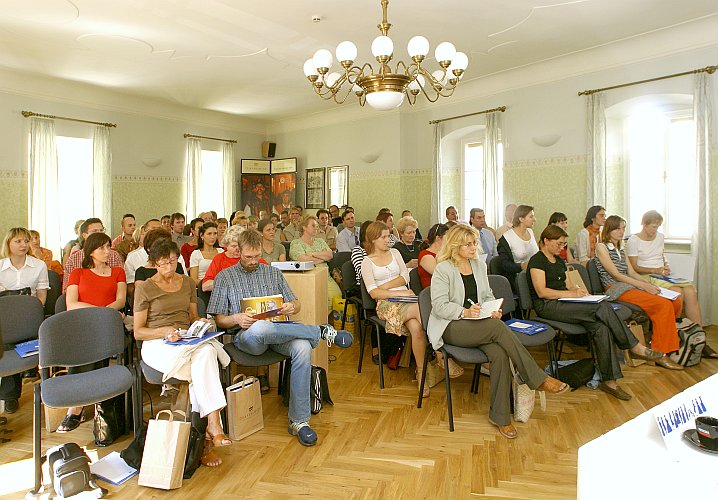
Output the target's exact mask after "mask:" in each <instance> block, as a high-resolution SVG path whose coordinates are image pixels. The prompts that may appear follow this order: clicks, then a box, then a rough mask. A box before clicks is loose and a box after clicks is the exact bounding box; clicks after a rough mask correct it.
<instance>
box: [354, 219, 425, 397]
mask: <svg viewBox="0 0 718 500" xmlns="http://www.w3.org/2000/svg"><path fill="white" fill-rule="evenodd" d="M365 241H366V245H365V246H366V251H367V256H366V257H365V258H364V260H363V262H362V265H361V276H362V279H363V280H364V285H365V286H366V289H367V292H369V295H371V298H372V299H374V300H376V314H377V316H379V318H380V319H383V320H384V321H386V331H387V333H393V334H394V335H404V336H406V335H411V350H412V352H413V353H414V360H415V361H416V366H417V368H416V380H417V382H418V381H420V380H421V374H422V368H423V366H424V353H425V351H426V336H425V335H424V329H423V328H422V327H421V316H420V315H419V304H418V303H416V302H413V303H407V302H391V301H389V300H387V299H390V298H392V297H414V296H415V295H414V292H412V291H411V290H409V288H408V286H409V270H408V269H407V268H406V266H405V265H404V259H402V258H401V254H400V253H399V251H398V250H394V249H393V248H389V228H388V227H387V225H386V224H384V223H383V222H381V221H375V222H372V223H371V224H370V225H369V226H368V227H367V229H366V240H365ZM422 397H424V398H426V397H429V386H428V385H424V392H423V394H422Z"/></svg>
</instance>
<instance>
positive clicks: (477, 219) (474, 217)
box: [469, 208, 499, 264]
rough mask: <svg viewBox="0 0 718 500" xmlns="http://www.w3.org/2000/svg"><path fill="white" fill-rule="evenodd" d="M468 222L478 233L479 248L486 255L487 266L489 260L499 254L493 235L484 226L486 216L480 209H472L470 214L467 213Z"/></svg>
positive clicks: (487, 227) (486, 226)
mask: <svg viewBox="0 0 718 500" xmlns="http://www.w3.org/2000/svg"><path fill="white" fill-rule="evenodd" d="M469 222H470V223H471V225H472V226H473V227H474V229H476V230H478V231H479V238H480V239H481V247H482V248H483V253H485V254H486V264H488V263H489V262H490V261H491V259H493V258H494V257H496V256H497V255H499V252H498V250H496V238H495V237H494V233H493V232H491V229H489V226H488V225H486V214H485V213H484V211H483V210H482V209H481V208H472V209H471V212H469Z"/></svg>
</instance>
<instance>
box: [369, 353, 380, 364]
mask: <svg viewBox="0 0 718 500" xmlns="http://www.w3.org/2000/svg"><path fill="white" fill-rule="evenodd" d="M371 362H372V363H374V364H375V365H377V366H378V365H379V355H378V354H372V355H371Z"/></svg>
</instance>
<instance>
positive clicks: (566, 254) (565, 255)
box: [548, 212, 578, 264]
mask: <svg viewBox="0 0 718 500" xmlns="http://www.w3.org/2000/svg"><path fill="white" fill-rule="evenodd" d="M548 223H549V224H555V225H557V226H558V227H560V228H561V229H563V230H564V232H565V233H566V234H568V217H566V214H564V213H563V212H554V213H552V214H551V217H549V219H548ZM567 238H568V236H567ZM559 257H561V260H563V261H564V262H566V263H569V264H570V263H573V262H578V261H577V260H576V259H574V258H573V254H572V253H571V249H570V248H569V247H568V239H567V240H566V244H565V245H563V246H562V247H561V253H559Z"/></svg>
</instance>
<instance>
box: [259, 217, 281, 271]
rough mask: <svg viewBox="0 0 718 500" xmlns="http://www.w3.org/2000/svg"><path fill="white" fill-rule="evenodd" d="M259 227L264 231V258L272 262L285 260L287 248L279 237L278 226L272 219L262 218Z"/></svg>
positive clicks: (261, 231) (260, 230)
mask: <svg viewBox="0 0 718 500" xmlns="http://www.w3.org/2000/svg"><path fill="white" fill-rule="evenodd" d="M257 229H258V231H259V232H260V233H262V258H263V259H264V260H266V261H267V262H269V263H270V264H271V263H272V262H285V261H286V260H287V250H286V249H285V248H284V245H282V244H281V243H280V242H279V239H278V238H277V228H276V226H275V225H274V222H272V219H262V220H261V221H259V225H258V226H257Z"/></svg>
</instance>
